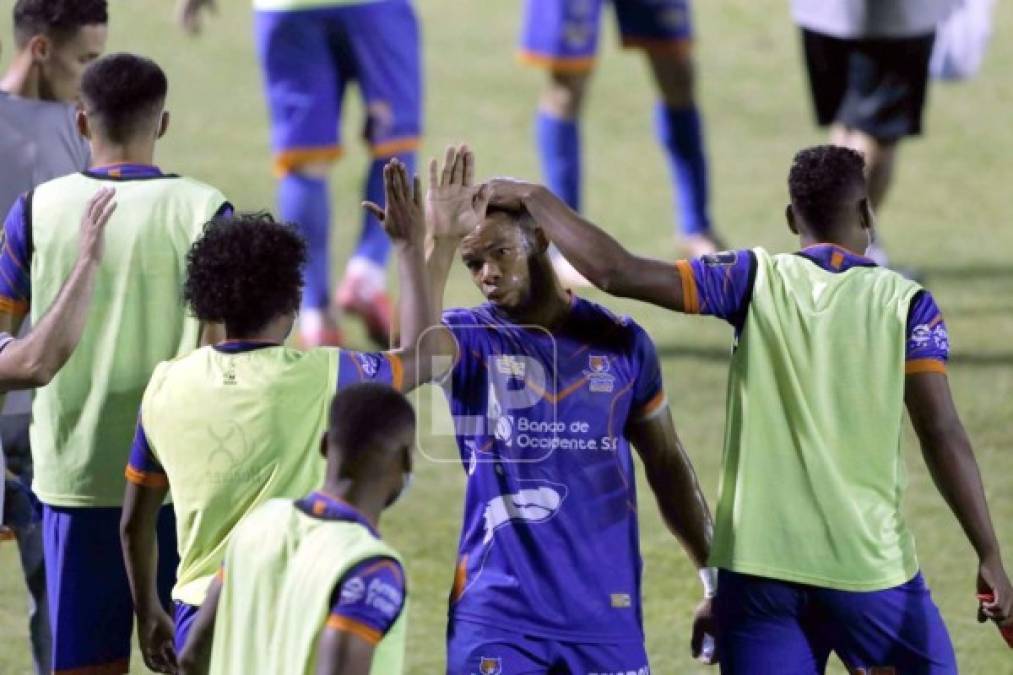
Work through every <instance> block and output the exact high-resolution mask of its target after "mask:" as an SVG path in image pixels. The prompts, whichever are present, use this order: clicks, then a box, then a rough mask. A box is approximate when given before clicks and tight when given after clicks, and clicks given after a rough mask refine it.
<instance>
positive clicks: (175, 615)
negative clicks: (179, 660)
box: [172, 601, 200, 656]
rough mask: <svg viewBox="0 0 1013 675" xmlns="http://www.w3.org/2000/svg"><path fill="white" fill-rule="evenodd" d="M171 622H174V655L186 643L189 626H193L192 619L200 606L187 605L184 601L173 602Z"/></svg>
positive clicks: (181, 651) (179, 652) (181, 650)
mask: <svg viewBox="0 0 1013 675" xmlns="http://www.w3.org/2000/svg"><path fill="white" fill-rule="evenodd" d="M173 605H174V607H173V612H172V622H173V624H175V627H176V633H175V642H174V644H175V646H176V655H177V656H178V655H179V654H182V653H183V647H184V646H185V645H186V638H187V637H188V636H189V635H190V628H191V627H193V620H194V619H196V618H197V612H199V611H200V606H195V605H188V604H186V603H185V602H178V601H177V602H175V603H173Z"/></svg>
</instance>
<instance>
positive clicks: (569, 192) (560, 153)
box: [535, 111, 580, 211]
mask: <svg viewBox="0 0 1013 675" xmlns="http://www.w3.org/2000/svg"><path fill="white" fill-rule="evenodd" d="M535 137H536V139H537V142H538V154H539V156H540V157H541V160H542V175H543V176H544V177H545V182H546V184H547V185H548V188H549V189H550V190H552V191H553V192H554V193H555V194H556V196H557V197H559V198H560V199H562V200H563V201H564V202H566V203H567V204H568V205H569V206H570V208H572V209H574V210H575V211H579V210H580V128H579V126H578V124H577V121H576V120H563V119H559V118H557V117H552V116H551V115H548V114H546V113H544V112H542V111H538V117H537V118H536V120H535Z"/></svg>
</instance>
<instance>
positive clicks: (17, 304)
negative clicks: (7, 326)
mask: <svg viewBox="0 0 1013 675" xmlns="http://www.w3.org/2000/svg"><path fill="white" fill-rule="evenodd" d="M28 309H29V307H28V303H27V302H25V301H24V300H14V299H13V298H3V297H0V312H3V313H5V314H11V315H13V316H24V315H25V314H28Z"/></svg>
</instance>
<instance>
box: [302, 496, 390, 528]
mask: <svg viewBox="0 0 1013 675" xmlns="http://www.w3.org/2000/svg"><path fill="white" fill-rule="evenodd" d="M297 505H298V506H299V508H301V509H302V510H303V511H304V512H305V513H307V514H309V515H311V516H316V517H317V518H323V519H325V520H346V521H350V522H353V523H358V524H359V525H362V526H363V527H365V528H366V529H367V530H369V533H370V534H372V535H373V536H374V537H376V538H377V539H379V538H380V533H379V532H378V531H377V529H376V526H375V525H374V524H373V523H372V522H370V520H369V519H368V518H366V516H364V515H363V514H362V512H361V511H359V510H358V509H356V508H355V507H354V506H352V505H351V504H349V503H348V502H346V501H345V500H343V499H341V498H339V497H335V496H333V495H329V494H325V493H323V492H321V491H320V490H317V491H315V492H311V493H310V494H309V495H307V496H306V497H304V498H302V499H300V500H299V501H298V502H297Z"/></svg>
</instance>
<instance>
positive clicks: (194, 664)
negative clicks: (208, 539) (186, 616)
mask: <svg viewBox="0 0 1013 675" xmlns="http://www.w3.org/2000/svg"><path fill="white" fill-rule="evenodd" d="M221 596H222V578H221V577H220V576H219V577H216V578H215V580H214V581H212V582H211V585H210V586H209V587H208V594H207V595H206V596H205V597H204V603H203V604H202V605H201V606H200V611H199V612H197V616H196V618H194V620H193V624H192V625H191V626H190V634H189V635H188V636H187V638H186V644H185V645H183V651H182V653H180V655H179V672H180V675H207V672H208V668H209V667H210V666H211V646H212V644H213V640H214V636H215V618H216V617H217V616H218V600H219V599H220V598H221Z"/></svg>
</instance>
